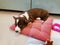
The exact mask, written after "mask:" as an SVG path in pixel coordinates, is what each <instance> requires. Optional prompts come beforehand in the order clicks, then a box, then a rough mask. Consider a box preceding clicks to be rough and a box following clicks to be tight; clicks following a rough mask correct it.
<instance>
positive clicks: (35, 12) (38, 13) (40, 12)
mask: <svg viewBox="0 0 60 45" xmlns="http://www.w3.org/2000/svg"><path fill="white" fill-rule="evenodd" d="M27 12H28V15H29V20H27V19H26V18H25V17H17V18H18V19H19V22H18V24H16V19H17V18H16V17H14V19H15V25H18V26H19V27H20V28H21V29H23V28H24V27H26V26H27V24H28V23H29V22H33V21H34V20H35V19H36V18H37V17H40V18H41V19H42V20H44V21H45V20H46V19H47V18H48V17H49V13H48V11H46V10H44V9H41V8H33V9H30V10H27ZM23 13H24V12H23ZM23 13H22V14H23Z"/></svg>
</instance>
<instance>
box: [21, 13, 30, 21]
mask: <svg viewBox="0 0 60 45" xmlns="http://www.w3.org/2000/svg"><path fill="white" fill-rule="evenodd" d="M24 16H25V17H26V19H27V20H28V19H29V15H28V13H27V12H25V13H24V14H21V15H20V17H24Z"/></svg>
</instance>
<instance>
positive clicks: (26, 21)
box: [24, 16, 28, 24]
mask: <svg viewBox="0 0 60 45" xmlns="http://www.w3.org/2000/svg"><path fill="white" fill-rule="evenodd" d="M24 20H25V23H26V24H27V23H28V20H27V19H26V17H25V16H24Z"/></svg>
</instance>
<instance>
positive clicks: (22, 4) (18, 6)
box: [0, 0, 30, 10]
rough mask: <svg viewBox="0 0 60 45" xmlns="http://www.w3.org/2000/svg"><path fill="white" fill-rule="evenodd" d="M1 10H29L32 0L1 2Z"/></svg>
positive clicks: (2, 0)
mask: <svg viewBox="0 0 60 45" xmlns="http://www.w3.org/2000/svg"><path fill="white" fill-rule="evenodd" d="M0 9H13V10H27V9H30V0H0Z"/></svg>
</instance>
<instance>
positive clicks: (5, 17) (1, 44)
mask: <svg viewBox="0 0 60 45" xmlns="http://www.w3.org/2000/svg"><path fill="white" fill-rule="evenodd" d="M18 14H19V13H14V12H4V11H0V45H25V43H26V41H27V40H28V37H26V36H23V35H20V34H16V33H15V32H13V31H10V29H9V26H10V25H11V24H13V23H14V20H13V17H12V16H13V15H18ZM52 17H53V18H54V21H53V23H60V16H52ZM51 40H53V41H54V45H60V33H58V32H55V31H52V33H51Z"/></svg>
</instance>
